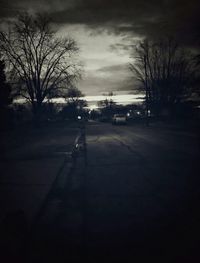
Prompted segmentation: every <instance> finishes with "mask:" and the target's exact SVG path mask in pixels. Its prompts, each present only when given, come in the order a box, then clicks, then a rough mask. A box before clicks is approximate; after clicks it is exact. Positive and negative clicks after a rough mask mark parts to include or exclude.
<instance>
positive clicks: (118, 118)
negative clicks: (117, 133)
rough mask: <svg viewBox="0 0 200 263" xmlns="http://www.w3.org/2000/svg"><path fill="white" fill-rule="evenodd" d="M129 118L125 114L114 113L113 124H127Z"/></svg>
mask: <svg viewBox="0 0 200 263" xmlns="http://www.w3.org/2000/svg"><path fill="white" fill-rule="evenodd" d="M126 123H127V118H126V115H125V114H114V116H113V118H112V124H126Z"/></svg>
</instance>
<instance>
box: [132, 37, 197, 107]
mask: <svg viewBox="0 0 200 263" xmlns="http://www.w3.org/2000/svg"><path fill="white" fill-rule="evenodd" d="M135 51H136V52H135V53H136V56H135V62H134V63H131V64H130V70H131V71H132V72H133V74H134V76H135V78H136V79H137V80H138V81H139V82H140V83H142V85H141V87H142V89H143V90H144V91H145V93H146V105H147V111H148V108H149V107H154V108H157V111H159V110H160V109H161V108H162V107H163V106H164V107H170V106H172V105H174V104H177V103H179V102H180V101H181V99H182V98H183V97H185V96H187V95H189V94H190V92H191V89H190V84H191V80H192V79H193V77H194V74H195V70H194V63H193V62H192V59H191V56H190V55H189V54H188V53H186V52H185V51H184V49H183V48H181V47H180V46H179V45H178V44H177V43H176V42H175V41H174V40H172V39H170V38H168V39H164V40H160V41H158V42H151V41H148V40H144V41H142V42H141V43H140V44H139V45H138V47H137V48H136V50H135Z"/></svg>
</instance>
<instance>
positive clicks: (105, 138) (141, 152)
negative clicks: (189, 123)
mask: <svg viewBox="0 0 200 263" xmlns="http://www.w3.org/2000/svg"><path fill="white" fill-rule="evenodd" d="M86 141H87V160H85V158H84V157H85V156H84V153H82V155H81V156H79V158H78V159H77V162H76V165H75V166H73V167H71V169H70V170H69V171H68V172H66V173H65V171H64V170H63V172H62V175H61V176H60V179H59V180H58V182H57V185H54V189H52V192H51V195H50V196H49V198H48V200H47V202H46V204H45V206H44V208H43V211H42V213H41V214H40V215H39V217H38V218H37V220H36V221H35V224H34V225H33V227H32V229H31V231H30V232H29V234H28V235H27V237H26V241H25V244H24V246H23V252H22V254H23V259H24V261H25V262H31V263H32V262H82V261H84V260H86V262H91V263H95V262H143V261H147V260H148V261H150V260H152V259H153V260H154V261H156V260H157V261H159V262H182V261H183V260H190V261H191V260H194V259H197V257H198V258H199V259H200V256H199V253H198V244H199V241H200V240H199V239H200V217H199V201H200V196H199V193H200V191H199V181H200V180H199V171H198V170H199V138H198V136H197V134H196V133H195V132H189V131H184V130H177V129H171V128H169V127H168V128H166V127H162V128H161V127H154V126H152V127H142V126H134V125H132V126H111V125H110V124H102V123H89V124H88V125H87V128H86Z"/></svg>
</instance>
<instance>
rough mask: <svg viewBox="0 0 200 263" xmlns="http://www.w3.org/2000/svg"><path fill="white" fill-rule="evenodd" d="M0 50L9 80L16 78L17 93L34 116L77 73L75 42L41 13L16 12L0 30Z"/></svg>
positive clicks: (60, 92)
mask: <svg viewBox="0 0 200 263" xmlns="http://www.w3.org/2000/svg"><path fill="white" fill-rule="evenodd" d="M0 50H1V52H2V55H3V58H4V59H5V61H6V63H7V65H8V66H9V69H10V72H11V74H10V75H11V76H12V80H16V79H18V95H20V96H22V97H24V98H26V99H27V100H28V101H29V102H30V103H31V104H32V110H33V114H34V115H35V116H36V117H38V116H40V113H41V108H42V103H43V101H44V100H45V99H47V98H52V97H57V96H62V95H63V94H64V93H65V91H66V88H67V87H68V86H69V84H71V82H73V81H74V80H76V79H77V78H78V77H79V75H80V71H79V67H78V64H77V62H76V60H75V58H74V57H75V56H74V55H75V53H76V52H77V51H78V48H77V46H76V43H75V41H74V40H73V39H70V38H62V37H58V36H57V35H56V32H55V31H53V30H52V29H51V27H50V20H49V19H48V18H47V17H46V16H45V15H40V14H37V15H36V16H31V15H29V14H27V13H25V14H20V15H19V17H18V18H17V20H16V21H15V22H13V23H12V24H11V26H10V27H9V30H7V31H4V32H0Z"/></svg>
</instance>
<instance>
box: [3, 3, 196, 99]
mask: <svg viewBox="0 0 200 263" xmlns="http://www.w3.org/2000/svg"><path fill="white" fill-rule="evenodd" d="M19 11H29V12H32V13H34V12H38V11H39V12H47V13H48V14H50V16H51V18H52V21H53V26H54V27H55V28H56V29H58V32H59V34H62V35H66V36H68V35H70V36H72V37H73V38H74V39H75V40H76V41H77V43H78V46H79V47H80V59H81V60H82V61H83V64H84V75H83V80H81V81H80V83H79V88H80V89H81V90H82V91H83V92H84V93H85V94H86V95H101V94H102V93H105V92H107V91H114V92H120V93H123V94H128V93H130V92H131V91H132V90H133V89H134V87H135V84H134V82H133V79H132V78H131V73H130V72H129V70H128V63H129V62H130V61H131V53H132V50H133V47H134V46H135V45H136V43H137V41H138V40H141V39H143V38H145V37H148V38H152V39H158V38H160V37H162V36H167V35H169V36H174V37H175V38H177V39H178V40H179V42H180V43H181V44H182V45H185V46H186V47H188V48H189V49H192V50H195V49H196V48H198V46H199V44H200V33H199V32H200V30H199V29H200V28H199V27H200V26H199V25H200V1H198V0H187V1H183V0H182V1H180V0H177V1H173V0H163V1H158V0H149V1H146V0H56V1H55V0H54V1H53V0H51V1H45V0H29V1H25V0H13V1H6V0H3V1H2V0H1V2H0V16H1V21H3V20H5V19H8V18H12V17H15V16H16V15H17V13H18V12H19Z"/></svg>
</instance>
